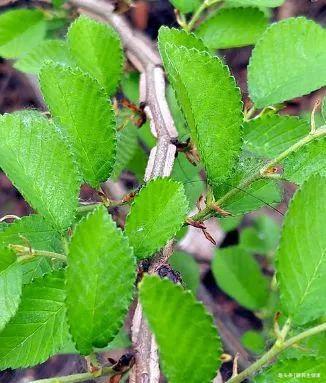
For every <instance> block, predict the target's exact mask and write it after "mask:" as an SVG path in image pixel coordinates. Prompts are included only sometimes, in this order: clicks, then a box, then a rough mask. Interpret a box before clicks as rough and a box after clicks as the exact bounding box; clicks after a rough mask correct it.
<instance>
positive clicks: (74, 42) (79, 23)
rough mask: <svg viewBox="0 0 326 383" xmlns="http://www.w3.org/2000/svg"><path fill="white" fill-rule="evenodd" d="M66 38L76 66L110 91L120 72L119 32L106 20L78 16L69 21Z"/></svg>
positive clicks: (121, 54)
mask: <svg viewBox="0 0 326 383" xmlns="http://www.w3.org/2000/svg"><path fill="white" fill-rule="evenodd" d="M67 41H68V44H69V46H70V49H71V52H72V55H73V57H74V59H75V60H76V62H77V64H78V66H79V67H80V68H81V69H82V70H84V71H86V72H88V73H90V74H91V75H92V76H94V77H95V78H96V80H97V81H98V82H99V83H100V84H101V86H102V87H103V88H104V89H105V90H106V92H107V93H108V94H113V93H114V92H115V90H116V88H117V85H118V83H119V81H120V78H121V76H122V69H123V61H124V59H123V53H122V46H121V42H120V39H119V35H118V34H117V33H116V31H115V30H114V29H113V28H111V27H109V26H108V25H106V24H102V23H99V22H97V21H95V20H92V19H90V18H88V17H86V16H80V17H79V18H78V19H77V20H76V21H75V22H74V23H72V24H71V26H70V28H69V31H68V34H67Z"/></svg>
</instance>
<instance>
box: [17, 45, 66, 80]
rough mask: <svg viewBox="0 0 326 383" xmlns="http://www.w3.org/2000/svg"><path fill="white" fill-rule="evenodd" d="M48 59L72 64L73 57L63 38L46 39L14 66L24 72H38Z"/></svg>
mask: <svg viewBox="0 0 326 383" xmlns="http://www.w3.org/2000/svg"><path fill="white" fill-rule="evenodd" d="M47 60H53V61H55V62H57V63H60V64H68V65H71V63H73V59H72V57H71V55H70V52H69V49H68V47H67V44H66V42H65V41H63V40H44V41H42V42H41V43H40V44H38V45H37V46H36V47H35V48H34V49H33V50H31V51H29V52H28V53H27V54H26V55H24V56H22V57H21V58H20V59H19V60H18V61H17V62H16V63H15V64H14V67H15V68H16V69H19V70H20V71H22V72H26V73H32V74H38V73H39V71H40V69H41V67H42V65H43V64H44V62H45V61H47Z"/></svg>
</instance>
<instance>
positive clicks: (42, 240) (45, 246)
mask: <svg viewBox="0 0 326 383" xmlns="http://www.w3.org/2000/svg"><path fill="white" fill-rule="evenodd" d="M0 244H1V246H8V245H9V244H15V245H22V246H27V245H30V246H31V247H32V248H33V249H36V250H47V251H54V252H62V251H63V249H62V242H61V236H60V234H59V233H58V232H57V231H55V230H54V229H53V228H52V226H51V225H49V224H48V223H47V222H46V221H45V220H44V218H43V217H41V216H39V215H29V216H27V217H22V218H21V219H19V220H16V221H15V222H13V223H11V224H10V225H8V226H7V227H6V228H5V229H4V230H3V231H0ZM20 267H21V269H22V273H23V283H24V284H26V283H30V282H31V281H32V280H33V279H35V278H39V277H41V276H43V275H44V274H46V273H48V272H50V271H51V270H52V263H51V261H50V260H49V259H46V258H44V257H37V258H35V259H33V260H29V261H28V262H24V263H21V265H20Z"/></svg>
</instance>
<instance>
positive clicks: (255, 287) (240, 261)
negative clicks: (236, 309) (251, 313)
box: [212, 246, 268, 310]
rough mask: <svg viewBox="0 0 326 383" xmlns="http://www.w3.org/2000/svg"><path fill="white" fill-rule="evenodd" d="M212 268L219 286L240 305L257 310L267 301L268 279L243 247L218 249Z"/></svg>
mask: <svg viewBox="0 0 326 383" xmlns="http://www.w3.org/2000/svg"><path fill="white" fill-rule="evenodd" d="M212 270H213V274H214V277H215V279H216V282H217V283H218V285H219V287H220V288H221V289H222V290H223V291H224V292H225V293H226V294H228V295H230V296H231V297H232V298H234V299H235V300H237V301H238V302H239V303H240V304H241V305H242V306H244V307H246V308H248V309H250V310H257V309H260V308H262V307H263V306H264V305H265V304H266V303H267V298H268V280H267V279H266V277H265V276H264V275H263V274H262V272H261V270H260V267H259V264H258V263H257V261H256V260H255V259H254V258H253V257H252V255H251V254H250V253H249V252H248V251H246V250H245V249H242V248H241V247H238V246H230V247H226V248H222V249H218V250H217V251H216V254H215V257H214V260H213V264H212Z"/></svg>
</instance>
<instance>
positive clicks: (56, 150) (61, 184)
mask: <svg viewBox="0 0 326 383" xmlns="http://www.w3.org/2000/svg"><path fill="white" fill-rule="evenodd" d="M0 152H1V157H0V166H1V168H2V169H3V170H4V171H5V172H6V174H7V175H8V177H9V178H10V180H11V181H12V182H13V184H14V185H15V186H16V187H17V189H18V190H19V191H20V192H21V193H22V194H23V196H24V197H25V198H26V200H27V201H28V202H29V203H30V204H31V206H32V207H33V208H34V209H35V210H37V211H38V212H39V213H40V214H41V215H43V216H44V217H45V218H46V219H47V220H49V222H51V224H53V225H54V226H55V227H56V228H57V229H58V230H62V229H66V228H67V227H69V226H70V225H71V224H72V222H73V220H74V216H75V210H76V207H77V199H78V192H79V182H78V178H77V175H76V170H75V166H74V163H73V160H72V157H71V155H70V152H69V150H68V148H67V147H66V145H65V142H64V140H63V138H62V137H61V135H60V134H59V132H58V130H57V127H56V126H55V125H54V124H53V123H52V122H51V121H50V120H48V119H46V118H45V117H43V116H42V115H41V114H40V113H38V112H33V111H22V112H16V113H13V114H5V115H3V116H0Z"/></svg>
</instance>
